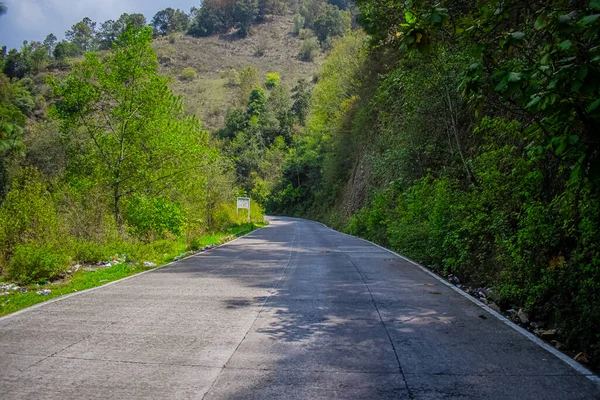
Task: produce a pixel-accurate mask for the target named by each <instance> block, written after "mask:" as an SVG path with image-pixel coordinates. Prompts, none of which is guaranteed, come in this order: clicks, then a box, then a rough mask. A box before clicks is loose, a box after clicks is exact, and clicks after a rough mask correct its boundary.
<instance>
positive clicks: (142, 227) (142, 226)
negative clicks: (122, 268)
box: [126, 196, 186, 239]
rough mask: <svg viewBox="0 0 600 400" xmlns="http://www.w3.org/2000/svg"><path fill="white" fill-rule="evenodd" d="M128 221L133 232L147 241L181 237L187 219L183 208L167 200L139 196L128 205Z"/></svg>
mask: <svg viewBox="0 0 600 400" xmlns="http://www.w3.org/2000/svg"><path fill="white" fill-rule="evenodd" d="M126 220H127V223H128V224H129V228H130V230H131V232H132V233H133V234H135V235H137V236H140V237H143V238H145V239H152V238H153V237H155V236H158V237H164V236H165V235H166V234H168V233H171V234H173V235H175V236H179V235H181V233H182V232H183V228H184V227H185V223H186V218H185V216H184V215H183V211H182V209H181V206H180V205H179V204H177V203H173V202H171V201H169V200H167V199H165V198H162V197H156V198H150V197H143V196H137V197H134V198H133V199H131V200H130V201H129V202H128V204H127V213H126Z"/></svg>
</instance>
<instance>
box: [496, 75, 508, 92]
mask: <svg viewBox="0 0 600 400" xmlns="http://www.w3.org/2000/svg"><path fill="white" fill-rule="evenodd" d="M506 85H508V78H504V79H502V80H501V81H500V83H498V84H497V85H496V87H495V88H494V90H495V91H496V92H500V91H502V89H504V88H505V87H506Z"/></svg>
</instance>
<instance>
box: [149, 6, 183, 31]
mask: <svg viewBox="0 0 600 400" xmlns="http://www.w3.org/2000/svg"><path fill="white" fill-rule="evenodd" d="M189 24H190V18H189V16H188V15H187V14H186V13H185V12H184V11H182V10H180V9H177V10H174V9H172V8H171V7H168V8H165V9H164V10H161V11H159V12H157V13H156V14H155V15H154V17H153V18H152V21H151V22H150V25H151V26H152V27H153V28H154V32H155V34H157V35H159V34H160V35H163V36H165V35H169V34H171V33H174V32H185V31H187V30H188V28H189Z"/></svg>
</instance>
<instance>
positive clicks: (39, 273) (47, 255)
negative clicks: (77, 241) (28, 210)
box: [7, 242, 69, 283]
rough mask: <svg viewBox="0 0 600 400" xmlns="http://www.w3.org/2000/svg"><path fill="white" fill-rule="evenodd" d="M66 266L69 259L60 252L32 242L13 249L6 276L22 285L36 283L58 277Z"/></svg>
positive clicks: (47, 245)
mask: <svg viewBox="0 0 600 400" xmlns="http://www.w3.org/2000/svg"><path fill="white" fill-rule="evenodd" d="M68 265H69V257H68V256H67V255H66V254H65V253H64V252H63V251H62V250H60V249H58V248H56V247H55V246H53V245H49V244H45V245H40V244H39V243H35V242H32V243H29V244H21V245H17V246H16V247H15V250H14V253H13V255H12V258H11V260H10V263H9V265H8V271H7V275H8V277H9V278H11V279H13V280H15V281H19V282H22V283H30V282H37V281H40V280H45V279H52V278H54V277H56V276H58V275H60V274H61V273H63V272H65V270H66V269H67V267H68Z"/></svg>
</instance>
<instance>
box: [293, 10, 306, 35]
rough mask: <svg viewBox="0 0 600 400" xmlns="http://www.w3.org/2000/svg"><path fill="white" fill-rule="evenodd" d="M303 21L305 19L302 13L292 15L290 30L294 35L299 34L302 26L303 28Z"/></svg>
mask: <svg viewBox="0 0 600 400" xmlns="http://www.w3.org/2000/svg"><path fill="white" fill-rule="evenodd" d="M304 21H305V19H304V17H303V16H302V15H300V14H295V15H294V29H293V31H292V33H293V34H294V35H296V36H298V35H299V34H300V31H301V30H302V28H304Z"/></svg>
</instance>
